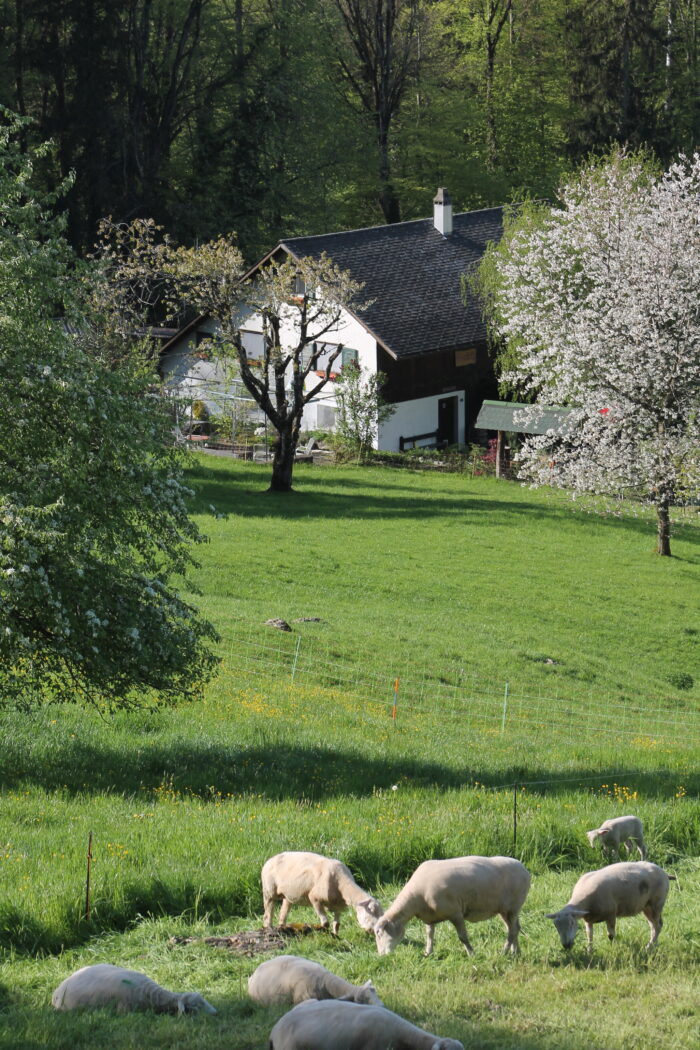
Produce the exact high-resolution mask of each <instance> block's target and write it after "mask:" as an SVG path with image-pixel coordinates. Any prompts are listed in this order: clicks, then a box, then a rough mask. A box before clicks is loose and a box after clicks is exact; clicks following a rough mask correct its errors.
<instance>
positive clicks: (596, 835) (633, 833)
mask: <svg viewBox="0 0 700 1050" xmlns="http://www.w3.org/2000/svg"><path fill="white" fill-rule="evenodd" d="M586 836H587V838H588V841H589V843H590V845H591V846H595V844H596V843H597V842H599V843H600V848H601V849H602V851H603V853H605V854H606V855H607V856H609V857H612V856H616V857H617V859H618V860H619V859H620V846H621V844H622V843H623V842H624V844H625V848H626V850H627V855H628V856H629V854H630V853H631V852H632V844H633V843H634V842H636V843H637V849H638V850H639V856H640V857H641V858H642V860H646V859H647V848H646V846H645V845H644V830H643V828H642V822H641V820H640V819H639V817H613V818H612V819H611V820H604V821H603V823H602V824H601V825H600V827H599V828H594V829H593V831H587V832H586Z"/></svg>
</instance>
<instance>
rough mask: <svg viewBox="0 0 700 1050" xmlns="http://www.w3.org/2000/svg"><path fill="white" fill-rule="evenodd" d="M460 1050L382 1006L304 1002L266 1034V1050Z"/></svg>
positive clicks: (459, 1046) (335, 1001)
mask: <svg viewBox="0 0 700 1050" xmlns="http://www.w3.org/2000/svg"><path fill="white" fill-rule="evenodd" d="M329 1047H332V1048H333V1050H464V1047H463V1046H462V1044H461V1043H460V1042H459V1041H458V1040H457V1039H441V1038H440V1036H438V1035H432V1034H431V1033H430V1032H426V1031H424V1029H422V1028H418V1027H417V1026H416V1025H414V1024H411V1023H410V1021H406V1020H404V1018H403V1017H399V1015H398V1014H395V1013H392V1011H391V1010H387V1009H386V1008H385V1007H383V1006H362V1005H361V1004H359V1003H348V1002H343V1001H342V1000H338V999H333V1000H329V999H326V1000H325V1001H324V1002H319V1001H318V1000H317V999H308V1000H307V1001H306V1002H305V1003H300V1004H299V1005H298V1006H295V1007H294V1009H292V1010H290V1011H289V1013H286V1014H285V1015H284V1017H282V1018H281V1019H280V1020H279V1021H278V1022H277V1024H276V1025H275V1027H274V1028H273V1029H272V1031H271V1033H270V1042H269V1050H328V1048H329Z"/></svg>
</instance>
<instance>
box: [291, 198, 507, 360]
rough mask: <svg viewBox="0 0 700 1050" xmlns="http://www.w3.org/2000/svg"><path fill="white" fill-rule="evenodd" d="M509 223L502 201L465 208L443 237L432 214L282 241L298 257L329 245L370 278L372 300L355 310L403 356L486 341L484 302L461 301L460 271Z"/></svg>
mask: <svg viewBox="0 0 700 1050" xmlns="http://www.w3.org/2000/svg"><path fill="white" fill-rule="evenodd" d="M502 231H503V209H502V208H486V209H483V210H482V211H470V212H462V213H460V214H458V215H455V216H454V219H453V232H452V233H451V234H450V235H449V236H447V237H445V236H443V235H442V234H441V233H439V232H438V230H436V228H435V226H434V224H433V220H432V219H418V220H416V221H413V222H401V223H395V224H392V225H388V226H372V227H368V228H366V229H361V230H349V231H345V232H340V233H327V234H321V235H318V236H315V237H291V238H287V239H285V240H283V241H282V242H281V244H280V247H281V248H283V249H284V250H286V251H288V252H289V253H290V254H291V255H293V256H295V257H296V258H301V257H303V256H311V257H312V258H318V257H319V256H320V255H321V254H322V253H323V252H325V253H326V255H328V256H329V257H330V258H331V259H332V260H333V262H334V263H335V264H336V265H337V266H339V267H340V268H341V269H343V270H348V271H349V272H350V274H351V275H352V277H353V278H354V280H356V281H360V282H362V284H363V285H364V288H363V291H362V295H363V297H364V298H365V299H367V300H369V301H370V305H369V306H367V307H365V308H364V309H361V310H353V311H352V312H353V313H354V314H355V315H356V316H357V317H358V318H359V320H360V321H361V322H362V323H363V324H364V325H365V326H366V327H367V328H368V329H369V330H370V331H371V332H372V334H373V335H374V336H375V338H376V339H377V340H378V342H380V343H381V344H382V345H383V346H384V347H385V348H386V349H387V350H388V351H389V352H390V353H391V354H393V355H394V356H395V357H397V358H403V357H410V356H413V355H415V354H425V353H430V352H435V351H439V350H457V349H460V348H463V347H466V346H470V345H472V344H473V343H476V342H482V341H483V340H485V338H486V329H485V325H484V320H483V317H482V313H481V309H480V307H479V304H478V302H477V301H476V300H475V299H474V298H473V297H471V296H470V297H469V298H468V301H467V303H466V305H465V303H464V302H463V301H462V291H461V277H462V274H463V273H465V272H468V271H469V270H471V269H473V268H474V267H475V266H476V265H477V264H478V263H479V262H480V260H481V258H482V256H483V254H484V251H485V250H486V246H487V244H488V243H489V242H490V241H498V240H499V239H500V236H501V233H502Z"/></svg>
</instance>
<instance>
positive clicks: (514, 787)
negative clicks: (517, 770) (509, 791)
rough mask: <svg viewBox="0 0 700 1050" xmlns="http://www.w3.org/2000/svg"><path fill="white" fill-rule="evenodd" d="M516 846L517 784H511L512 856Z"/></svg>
mask: <svg viewBox="0 0 700 1050" xmlns="http://www.w3.org/2000/svg"><path fill="white" fill-rule="evenodd" d="M517 846H518V785H517V784H513V856H515V851H516V849H517Z"/></svg>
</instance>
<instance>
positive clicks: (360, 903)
mask: <svg viewBox="0 0 700 1050" xmlns="http://www.w3.org/2000/svg"><path fill="white" fill-rule="evenodd" d="M371 905H372V898H371V897H367V898H366V899H365V900H363V901H358V902H357V904H356V905H355V907H356V908H364V909H365V910H366V911H369V909H370V907H371Z"/></svg>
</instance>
